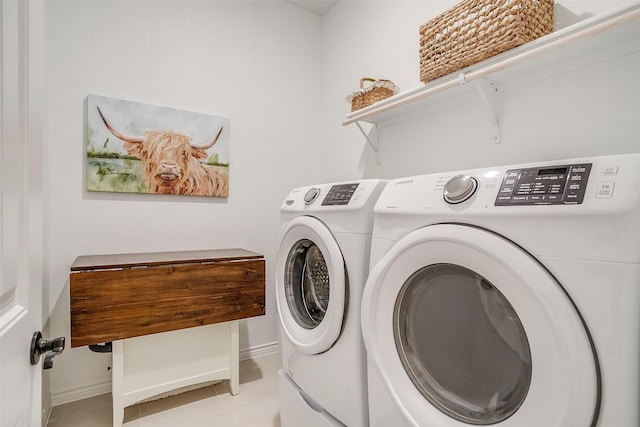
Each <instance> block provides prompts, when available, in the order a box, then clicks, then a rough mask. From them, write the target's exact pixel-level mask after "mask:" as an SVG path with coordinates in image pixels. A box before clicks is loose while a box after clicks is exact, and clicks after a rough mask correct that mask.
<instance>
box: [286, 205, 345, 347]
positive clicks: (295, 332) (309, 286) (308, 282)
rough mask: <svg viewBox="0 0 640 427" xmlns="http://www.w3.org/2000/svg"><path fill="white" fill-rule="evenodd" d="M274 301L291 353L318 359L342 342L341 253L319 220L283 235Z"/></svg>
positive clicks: (296, 223)
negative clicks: (317, 357) (289, 343)
mask: <svg viewBox="0 0 640 427" xmlns="http://www.w3.org/2000/svg"><path fill="white" fill-rule="evenodd" d="M276 268H277V271H276V300H277V303H278V313H279V314H280V321H281V322H282V327H283V330H284V332H285V334H286V335H287V338H288V339H289V341H291V343H292V344H293V345H294V347H295V348H296V349H297V350H298V351H300V352H302V353H305V354H317V353H322V352H324V351H326V350H328V349H329V348H331V346H333V343H334V342H335V341H336V340H337V339H338V337H339V336H340V332H341V329H342V321H343V318H344V313H345V301H346V298H345V294H346V292H347V285H346V283H347V281H346V277H345V265H344V259H343V257H342V252H341V251H340V247H339V246H338V243H337V242H336V240H335V238H334V237H333V235H332V234H331V232H330V231H329V229H328V228H327V227H326V226H325V225H324V224H323V223H322V222H321V221H319V220H318V219H316V218H312V217H308V216H301V217H298V218H295V219H294V220H293V221H291V222H290V223H289V225H288V226H287V228H286V229H285V231H284V234H283V236H282V240H281V243H280V248H279V250H278V259H277V261H276Z"/></svg>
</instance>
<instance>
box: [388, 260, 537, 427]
mask: <svg viewBox="0 0 640 427" xmlns="http://www.w3.org/2000/svg"><path fill="white" fill-rule="evenodd" d="M393 317H394V331H395V332H394V333H395V340H396V347H397V349H398V353H399V355H400V359H401V361H402V364H403V366H404V368H405V370H406V371H407V374H408V375H409V377H410V378H411V380H412V381H413V383H414V385H415V386H416V388H417V389H418V390H419V391H420V393H422V395H423V396H424V397H425V398H426V399H427V400H429V401H430V402H431V403H432V404H433V405H434V406H435V407H437V408H438V409H440V410H441V411H442V412H444V413H445V414H447V415H449V416H451V417H453V418H455V419H457V420H460V421H463V422H466V423H469V424H476V425H479V424H494V423H498V422H500V421H503V420H505V419H506V418H508V417H510V416H511V415H512V414H513V413H514V412H515V411H517V410H518V408H519V407H520V405H521V404H522V403H523V402H524V399H525V397H526V395H527V392H528V390H529V385H530V383H531V352H530V349H529V343H528V341H527V337H526V336H525V332H524V328H523V326H522V324H521V323H520V320H519V318H518V315H517V314H516V312H515V310H514V309H513V307H512V306H511V304H509V301H507V299H506V298H505V297H504V296H503V295H502V293H500V291H498V289H496V288H495V287H494V286H493V285H492V284H491V283H490V282H489V281H487V280H486V279H485V278H483V277H482V276H480V275H478V274H476V273H474V272H473V271H471V270H469V269H466V268H464V267H461V266H458V265H454V264H434V265H430V266H427V267H424V268H422V269H420V270H418V271H417V272H415V273H414V274H413V275H412V276H411V277H409V279H408V280H407V281H406V282H405V284H404V285H403V286H402V288H401V291H400V293H399V294H398V298H397V300H396V304H395V309H394V316H393Z"/></svg>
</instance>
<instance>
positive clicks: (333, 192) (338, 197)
mask: <svg viewBox="0 0 640 427" xmlns="http://www.w3.org/2000/svg"><path fill="white" fill-rule="evenodd" d="M356 188H358V184H357V183H356V184H338V185H334V186H332V187H331V189H330V190H329V192H328V193H327V195H326V196H325V198H324V200H323V201H322V206H337V205H348V204H349V201H350V200H351V197H352V196H353V193H355V192H356Z"/></svg>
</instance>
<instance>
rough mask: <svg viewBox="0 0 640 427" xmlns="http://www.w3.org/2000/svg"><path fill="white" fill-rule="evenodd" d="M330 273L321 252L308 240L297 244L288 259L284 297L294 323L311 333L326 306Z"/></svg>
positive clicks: (327, 303)
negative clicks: (310, 330)
mask: <svg viewBox="0 0 640 427" xmlns="http://www.w3.org/2000/svg"><path fill="white" fill-rule="evenodd" d="M329 284H330V283H329V271H328V268H327V263H326V261H325V259H324V257H323V256H322V252H321V251H320V249H319V248H318V246H316V245H315V244H314V243H313V242H312V241H311V240H307V239H303V240H299V241H298V242H297V243H296V244H295V245H293V247H292V248H291V250H290V251H289V256H288V257H287V262H286V266H285V294H286V297H287V304H288V306H289V310H290V311H291V314H292V315H293V317H294V319H295V320H296V322H297V323H298V324H299V325H300V326H302V327H303V328H305V329H313V328H315V327H316V326H318V325H319V324H320V322H322V319H324V316H325V314H326V312H327V307H328V306H329Z"/></svg>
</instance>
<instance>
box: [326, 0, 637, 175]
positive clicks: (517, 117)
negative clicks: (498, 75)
mask: <svg viewBox="0 0 640 427" xmlns="http://www.w3.org/2000/svg"><path fill="white" fill-rule="evenodd" d="M456 3H458V1H430V2H427V1H376V0H370V1H349V0H347V1H341V2H340V3H338V5H337V6H335V7H334V8H333V9H331V11H330V12H329V13H328V14H327V15H326V16H325V17H324V19H323V22H322V24H323V32H322V34H323V63H322V65H323V67H324V70H325V71H324V78H325V82H326V91H325V98H324V102H323V114H324V117H325V118H327V121H326V126H325V127H324V128H323V132H324V135H325V136H324V139H325V140H326V141H330V144H331V150H329V152H331V153H336V152H343V153H345V156H344V157H343V159H342V167H341V168H340V171H342V173H343V174H344V175H345V176H350V175H353V174H360V175H362V176H364V177H379V178H397V177H402V176H409V175H416V174H424V173H430V172H438V171H450V170H456V169H464V168H473V167H482V166H492V165H500V164H508V163H518V162H533V161H538V160H552V159H562V158H568V157H580V156H591V155H600V154H603V155H604V154H612V153H623V152H638V151H640V121H638V119H637V114H638V113H637V112H638V111H639V110H640V84H639V83H638V80H637V77H636V76H637V75H638V73H639V72H640V56H639V55H638V54H635V55H632V56H627V57H623V58H618V59H613V60H609V61H606V62H603V63H599V64H597V65H594V66H591V67H588V68H586V69H581V70H577V71H574V72H570V73H564V74H561V75H559V76H556V77H553V78H545V77H544V76H542V77H541V78H540V80H538V81H536V82H535V83H530V84H526V85H524V86H521V87H519V88H513V89H509V90H505V91H503V92H502V108H501V113H502V118H501V124H502V142H501V143H500V144H494V143H493V142H492V140H491V136H492V133H491V132H492V128H491V122H490V120H489V114H488V111H487V110H486V109H485V108H484V106H483V105H482V103H481V100H480V98H479V97H476V98H474V97H471V98H470V100H468V101H465V102H464V103H462V104H461V105H456V106H455V107H448V108H444V109H442V110H440V111H436V112H434V113H432V114H428V115H424V116H422V117H418V118H414V119H412V120H408V121H404V122H402V123H398V124H394V125H392V126H388V127H381V128H379V129H377V130H373V131H371V132H372V136H373V135H374V134H375V133H376V132H377V137H378V142H379V144H380V152H379V164H377V163H376V161H375V156H374V155H373V151H372V149H371V148H370V147H369V146H368V145H367V144H366V141H365V138H364V137H363V136H362V135H361V133H360V131H359V130H358V128H357V127H356V125H355V124H353V125H349V126H347V127H346V128H345V127H342V126H341V122H342V120H343V119H344V116H345V115H346V114H347V113H348V112H349V105H348V104H347V103H346V102H345V101H344V100H342V98H343V97H344V95H345V94H348V93H350V92H351V91H353V90H354V89H355V88H357V87H358V81H359V79H360V77H364V76H368V77H373V78H385V79H390V80H392V81H394V82H395V83H396V84H397V85H398V86H399V87H400V89H401V90H410V89H414V88H416V87H419V86H421V82H420V81H419V65H418V64H419V62H418V43H419V35H418V28H419V26H420V25H421V24H423V23H425V22H427V21H429V19H431V18H432V17H434V16H437V15H438V14H439V13H442V12H443V11H444V10H446V9H448V8H450V7H451V6H453V5H454V4H456ZM625 3H627V2H626V1H613V0H611V1H599V2H593V1H571V0H560V1H556V3H555V27H556V29H560V28H564V27H566V26H568V25H570V24H572V23H574V22H577V21H579V20H583V19H585V18H588V17H589V16H593V15H594V14H599V13H603V12H605V11H608V10H611V9H612V8H616V7H619V6H620V5H622V4H625ZM469 86H471V85H469ZM469 90H470V91H473V88H471V87H469ZM363 127H364V128H365V129H368V128H369V127H370V125H367V124H364V125H363Z"/></svg>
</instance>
